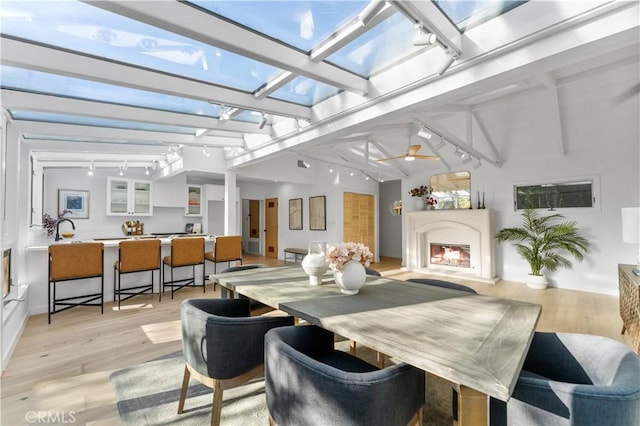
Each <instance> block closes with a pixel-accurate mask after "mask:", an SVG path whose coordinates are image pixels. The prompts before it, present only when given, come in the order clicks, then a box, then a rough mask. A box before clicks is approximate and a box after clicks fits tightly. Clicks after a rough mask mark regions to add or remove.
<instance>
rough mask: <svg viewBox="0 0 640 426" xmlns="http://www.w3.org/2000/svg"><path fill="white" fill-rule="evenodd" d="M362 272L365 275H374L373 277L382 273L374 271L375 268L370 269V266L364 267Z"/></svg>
mask: <svg viewBox="0 0 640 426" xmlns="http://www.w3.org/2000/svg"><path fill="white" fill-rule="evenodd" d="M364 272H365V273H366V274H367V275H371V276H374V277H381V276H382V274H380V272H378V271H376V270H375V269H371V268H364Z"/></svg>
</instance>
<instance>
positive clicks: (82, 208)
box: [58, 189, 89, 219]
mask: <svg viewBox="0 0 640 426" xmlns="http://www.w3.org/2000/svg"><path fill="white" fill-rule="evenodd" d="M64 210H68V211H69V212H70V213H67V214H66V215H65V217H68V218H69V219H88V218H89V191H83V190H78V189H58V213H62V212H63V211H64Z"/></svg>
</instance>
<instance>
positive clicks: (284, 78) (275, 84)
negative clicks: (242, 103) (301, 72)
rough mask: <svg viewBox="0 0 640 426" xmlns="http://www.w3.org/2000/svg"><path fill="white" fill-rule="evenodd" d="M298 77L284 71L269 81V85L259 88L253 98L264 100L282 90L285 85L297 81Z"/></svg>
mask: <svg viewBox="0 0 640 426" xmlns="http://www.w3.org/2000/svg"><path fill="white" fill-rule="evenodd" d="M296 77H297V76H296V75H295V74H294V73H292V72H291V71H282V72H280V73H279V74H278V75H276V76H275V77H273V78H272V79H271V80H269V81H267V84H265V85H264V86H262V87H261V88H259V89H258V90H257V91H256V92H255V93H254V94H253V96H254V97H255V98H256V99H264V98H266V97H267V96H269V95H270V94H272V93H273V92H275V91H276V90H278V89H280V88H281V87H283V86H284V85H286V84H287V83H289V82H290V81H292V80H293V79H295V78H296Z"/></svg>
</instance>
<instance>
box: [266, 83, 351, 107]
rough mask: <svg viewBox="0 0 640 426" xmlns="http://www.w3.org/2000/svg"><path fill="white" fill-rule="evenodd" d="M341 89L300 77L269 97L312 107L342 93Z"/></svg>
mask: <svg viewBox="0 0 640 426" xmlns="http://www.w3.org/2000/svg"><path fill="white" fill-rule="evenodd" d="M340 91H341V90H340V89H338V88H337V87H334V86H329V85H328V84H324V83H320V82H319V81H316V80H311V79H309V78H307V77H303V76H298V77H296V78H294V79H293V80H291V81H290V82H289V83H287V84H285V85H284V86H282V87H281V88H279V89H278V90H276V91H275V92H273V93H272V94H271V95H270V96H269V97H270V98H275V99H280V100H282V101H288V102H293V103H296V104H301V105H306V106H312V105H315V104H317V103H318V102H322V101H323V100H325V99H327V98H328V97H330V96H333V95H335V94H337V93H340Z"/></svg>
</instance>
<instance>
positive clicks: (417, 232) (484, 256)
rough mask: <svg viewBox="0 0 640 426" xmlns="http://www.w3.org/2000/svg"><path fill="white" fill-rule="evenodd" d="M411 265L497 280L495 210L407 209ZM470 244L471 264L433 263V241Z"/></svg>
mask: <svg viewBox="0 0 640 426" xmlns="http://www.w3.org/2000/svg"><path fill="white" fill-rule="evenodd" d="M405 229H406V242H407V246H406V247H407V249H406V250H407V251H406V262H407V269H409V270H411V271H415V272H425V273H430V274H436V275H446V276H454V277H459V278H467V279H475V280H480V281H484V282H490V283H495V282H497V281H498V278H497V277H496V274H495V270H496V268H495V255H494V254H495V249H494V248H495V239H494V228H493V210H490V209H480V210H471V209H469V210H466V209H465V210H424V211H413V212H407V213H406V228H405ZM431 243H439V244H443V243H445V244H465V245H469V246H470V254H471V261H470V268H459V267H451V266H443V265H432V264H430V262H429V256H430V253H429V245H430V244H431Z"/></svg>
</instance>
